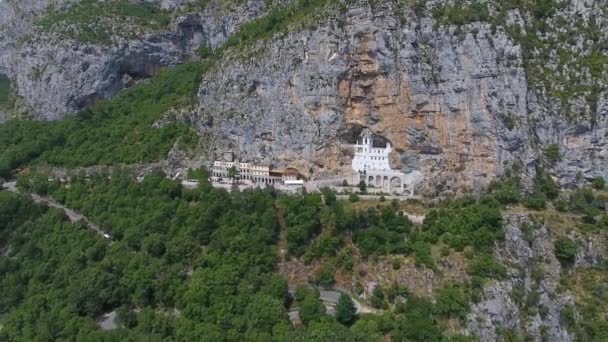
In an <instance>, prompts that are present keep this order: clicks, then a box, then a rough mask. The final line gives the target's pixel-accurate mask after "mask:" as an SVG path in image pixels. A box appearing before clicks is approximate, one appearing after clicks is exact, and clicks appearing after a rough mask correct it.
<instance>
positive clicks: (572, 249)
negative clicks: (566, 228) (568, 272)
mask: <svg viewBox="0 0 608 342" xmlns="http://www.w3.org/2000/svg"><path fill="white" fill-rule="evenodd" d="M554 247H555V256H556V257H557V259H559V261H560V262H561V263H562V264H571V263H574V260H575V258H576V243H575V242H574V241H572V240H570V239H568V238H566V237H561V238H559V239H557V240H555V243H554Z"/></svg>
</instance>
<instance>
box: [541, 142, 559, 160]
mask: <svg viewBox="0 0 608 342" xmlns="http://www.w3.org/2000/svg"><path fill="white" fill-rule="evenodd" d="M545 157H547V160H549V161H550V162H551V163H555V162H557V161H558V160H559V158H560V152H559V146H558V145H557V144H551V145H549V146H547V148H546V149H545Z"/></svg>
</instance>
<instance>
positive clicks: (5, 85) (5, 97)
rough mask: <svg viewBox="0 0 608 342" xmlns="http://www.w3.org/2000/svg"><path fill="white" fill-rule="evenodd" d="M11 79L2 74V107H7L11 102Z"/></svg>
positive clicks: (0, 104)
mask: <svg viewBox="0 0 608 342" xmlns="http://www.w3.org/2000/svg"><path fill="white" fill-rule="evenodd" d="M10 94H11V81H10V80H9V78H8V77H6V76H5V75H2V74H0V108H2V107H5V106H7V105H8V104H9V102H10Z"/></svg>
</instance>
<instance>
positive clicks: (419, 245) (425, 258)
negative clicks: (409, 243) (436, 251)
mask: <svg viewBox="0 0 608 342" xmlns="http://www.w3.org/2000/svg"><path fill="white" fill-rule="evenodd" d="M413 249H414V253H415V256H416V265H417V266H419V265H425V266H426V267H428V268H430V269H435V262H434V261H433V256H432V255H431V245H430V244H429V243H428V242H425V241H422V240H420V241H416V242H415V243H414V246H413Z"/></svg>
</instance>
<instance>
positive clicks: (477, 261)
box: [471, 254, 507, 279]
mask: <svg viewBox="0 0 608 342" xmlns="http://www.w3.org/2000/svg"><path fill="white" fill-rule="evenodd" d="M471 274H472V275H473V276H479V277H482V278H494V279H504V278H506V276H507V269H506V268H505V267H504V266H503V265H501V264H499V263H498V261H496V259H494V257H493V256H492V255H490V254H480V255H477V256H476V257H474V259H473V262H472V264H471Z"/></svg>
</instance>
